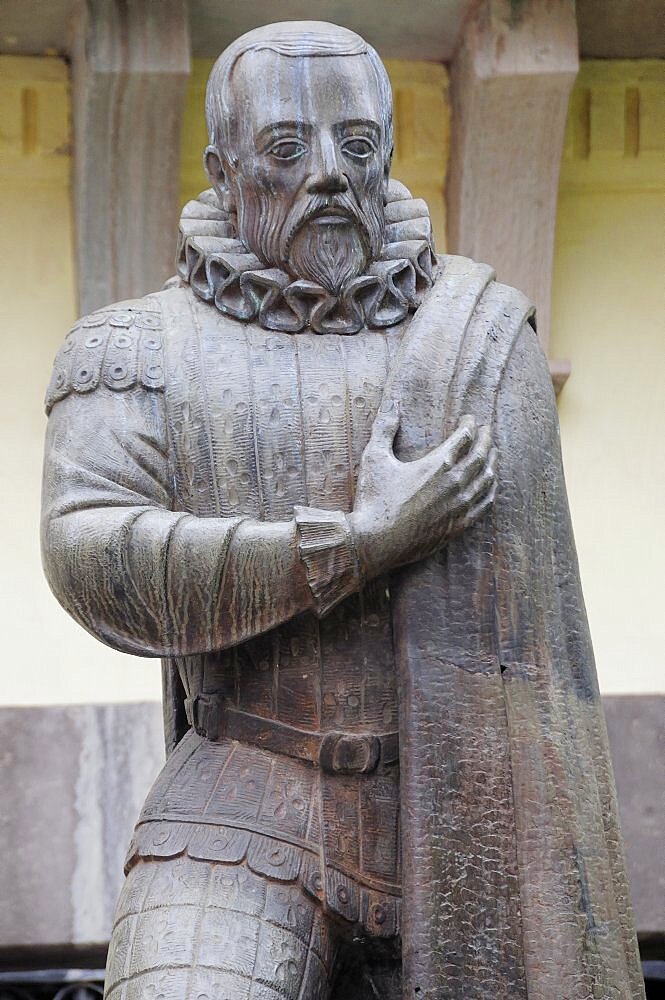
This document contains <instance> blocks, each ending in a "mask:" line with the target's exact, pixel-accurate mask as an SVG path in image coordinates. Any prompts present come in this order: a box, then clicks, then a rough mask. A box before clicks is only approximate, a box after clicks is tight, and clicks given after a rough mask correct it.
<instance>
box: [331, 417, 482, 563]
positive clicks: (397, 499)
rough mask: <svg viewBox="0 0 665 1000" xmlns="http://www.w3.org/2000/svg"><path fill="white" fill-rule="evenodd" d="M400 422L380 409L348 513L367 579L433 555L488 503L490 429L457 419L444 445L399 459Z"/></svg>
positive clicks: (469, 418)
mask: <svg viewBox="0 0 665 1000" xmlns="http://www.w3.org/2000/svg"><path fill="white" fill-rule="evenodd" d="M398 426H399V412H398V410H397V407H394V406H393V407H392V408H390V409H382V410H380V411H379V414H378V415H377V417H376V420H375V421H374V427H373V428H372V436H371V438H370V440H369V443H368V445H367V447H366V448H365V451H364V453H363V457H362V460H361V464H360V473H359V477H358V485H357V488H356V498H355V505H354V509H353V511H352V513H351V514H349V516H348V517H349V522H350V524H351V527H352V530H353V533H354V538H355V543H356V547H357V550H358V556H359V558H360V561H361V565H362V567H363V570H364V572H365V574H366V576H367V577H372V576H376V575H378V574H379V573H382V572H385V571H387V570H390V569H394V568H395V567H397V566H402V565H405V564H406V563H410V562H415V561H417V560H419V559H423V558H425V557H426V556H428V555H431V554H432V553H433V552H436V551H437V550H438V549H440V548H441V546H442V545H443V544H444V543H445V542H446V540H447V539H448V538H450V537H451V536H452V535H456V534H458V533H459V532H461V531H464V529H465V528H467V527H469V526H470V525H472V524H473V523H474V522H475V521H477V520H478V519H479V518H480V517H482V515H483V514H484V513H485V512H486V511H487V510H488V509H489V507H490V506H491V504H492V503H493V501H494V493H495V489H496V458H497V452H496V448H493V447H492V442H491V438H490V431H489V428H488V427H480V428H479V427H478V426H477V424H476V421H475V419H474V418H473V417H470V416H465V417H462V419H461V420H460V422H459V424H458V427H457V429H456V430H455V431H454V432H453V433H452V434H451V435H450V437H449V438H447V440H445V441H444V442H443V443H442V444H440V445H439V446H438V447H436V448H433V449H432V451H430V452H428V454H427V455H424V456H423V457H422V458H419V459H416V460H415V461H413V462H402V461H400V460H399V459H398V458H396V456H395V453H394V451H393V443H394V440H395V434H396V433H397V429H398Z"/></svg>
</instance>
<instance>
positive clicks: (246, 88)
mask: <svg viewBox="0 0 665 1000" xmlns="http://www.w3.org/2000/svg"><path fill="white" fill-rule="evenodd" d="M232 87H233V92H234V97H235V100H236V105H237V107H238V108H239V109H240V111H241V113H240V116H239V118H240V124H241V127H242V125H243V122H244V123H245V124H246V125H248V126H250V127H251V129H252V130H253V131H258V130H260V129H262V128H264V127H265V126H267V125H270V124H271V123H272V122H278V121H287V120H289V121H290V120H297V121H300V120H302V121H304V122H311V123H314V124H316V123H324V122H329V123H331V124H334V123H337V122H342V121H345V120H364V119H366V120H369V121H372V122H376V123H377V124H380V122H381V120H382V116H383V111H384V109H383V108H382V106H381V97H380V95H379V86H378V82H377V79H376V74H375V72H374V69H373V67H372V65H371V63H370V61H369V59H368V58H367V57H366V56H364V55H353V56H297V57H293V56H282V55H279V53H276V52H273V51H272V50H269V49H261V50H259V51H255V52H247V53H245V54H244V55H243V56H241V58H240V59H239V60H238V62H237V63H236V66H235V68H234V71H233V77H232Z"/></svg>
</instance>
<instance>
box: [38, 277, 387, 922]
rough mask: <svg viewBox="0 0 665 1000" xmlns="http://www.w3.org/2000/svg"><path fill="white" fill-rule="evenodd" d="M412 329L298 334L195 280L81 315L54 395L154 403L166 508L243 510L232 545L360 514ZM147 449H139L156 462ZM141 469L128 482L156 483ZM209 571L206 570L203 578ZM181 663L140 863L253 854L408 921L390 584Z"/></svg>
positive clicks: (341, 910)
mask: <svg viewBox="0 0 665 1000" xmlns="http://www.w3.org/2000/svg"><path fill="white" fill-rule="evenodd" d="M403 327H404V323H402V324H397V325H396V326H393V327H390V328H387V329H374V330H368V329H364V330H361V331H360V332H358V333H356V334H354V335H352V336H348V335H346V336H344V335H336V334H325V335H320V334H314V333H300V334H298V335H297V336H294V335H293V334H290V333H281V332H278V331H271V330H266V329H263V328H261V327H259V326H258V325H255V324H247V323H241V322H238V321H237V320H234V319H231V318H229V317H228V316H225V315H223V314H221V313H220V312H219V311H218V310H216V309H214V308H213V307H211V306H210V305H209V304H206V303H204V302H201V301H200V300H199V299H198V298H197V297H196V296H195V295H194V294H193V293H192V291H191V290H190V288H189V287H186V286H185V287H173V288H171V289H168V290H165V291H163V292H161V293H158V294H156V295H151V296H148V297H146V298H145V299H142V300H138V301H132V302H127V303H123V304H121V305H120V306H116V307H111V308H110V309H106V310H101V311H99V312H97V313H94V314H93V315H92V316H89V317H86V318H84V319H83V320H82V321H80V322H79V323H78V324H77V325H76V326H75V327H74V330H73V331H72V332H71V333H70V335H69V336H68V338H67V340H66V342H65V344H64V346H63V348H62V350H61V352H60V354H59V356H58V358H57V360H56V364H55V367H54V374H53V378H52V382H51V386H50V388H49V392H48V395H47V409H48V410H49V411H50V410H51V409H52V408H53V407H54V406H55V404H56V403H57V402H58V401H60V400H62V399H64V398H65V397H67V396H78V397H84V396H90V394H93V395H94V397H95V398H98V399H99V400H100V403H101V404H102V406H103V407H106V406H107V402H105V400H106V401H108V398H109V394H112V395H113V397H114V401H113V402H114V404H117V403H118V402H120V401H121V399H122V398H126V399H127V400H129V399H130V397H131V398H132V399H134V398H136V399H137V400H138V407H135V408H134V409H132V411H131V414H127V413H125V412H124V411H123V413H122V418H121V419H122V420H123V421H126V420H128V419H130V420H131V419H136V416H135V415H136V414H140V413H144V414H147V415H148V416H147V419H146V417H144V418H143V426H134V427H133V428H132V433H133V434H135V435H138V436H139V437H141V438H142V439H143V440H146V439H148V438H149V439H150V447H151V452H152V453H153V454H160V453H161V454H162V455H163V458H164V461H165V463H166V464H165V467H164V469H165V471H164V472H163V473H162V474H161V475H159V474H158V475H159V478H160V479H163V482H162V483H161V487H162V490H163V492H164V494H165V496H164V499H163V500H162V503H163V505H164V506H166V507H168V509H169V510H170V511H173V512H178V513H183V512H184V513H188V514H191V515H195V516H196V517H197V518H214V519H223V520H224V521H227V522H228V524H229V526H230V527H229V535H230V541H229V545H232V535H233V529H234V526H237V524H239V523H241V522H242V520H243V519H245V518H252V519H256V520H260V521H288V520H290V519H292V518H293V516H294V508H296V507H298V506H299V505H305V506H306V508H308V509H309V510H310V511H313V512H314V514H315V512H316V511H317V510H320V511H321V512H322V517H323V520H324V522H325V513H324V512H326V511H338V512H339V511H341V512H348V511H350V510H351V509H352V507H353V495H354V486H355V481H356V477H357V473H358V467H359V463H360V458H361V455H362V453H363V450H364V448H365V446H366V444H367V442H368V440H369V436H370V432H371V428H372V423H373V420H374V417H375V415H376V413H377V410H378V407H379V404H380V401H381V396H382V391H383V387H384V384H385V381H386V377H387V374H388V370H389V366H390V362H391V358H392V356H393V355H394V352H395V350H396V348H397V346H398V344H399V342H400V339H401V334H402V330H403ZM90 402H91V403H93V406H94V399H90ZM88 426H89V424H88ZM130 450H131V449H130ZM146 462H147V459H146V458H145V457H143V458H138V457H137V459H136V465H135V469H134V471H135V472H136V473H137V474H138V475H143V474H144V473H145V467H146ZM132 467H133V463H132V462H131V461H130V462H128V463H127V465H126V467H125V468H124V469H123V471H122V473H121V476H120V478H121V480H122V486H123V488H124V489H128V490H130V491H133V492H134V493H136V494H142V493H144V492H145V489H144V488H143V487H142V486H141V485H140V484H138V483H135V482H133V481H132ZM150 472H151V475H153V476H154V475H155V474H156V473H155V470H150ZM167 496H168V499H167ZM144 515H147V517H151V516H152V514H151V512H150V511H148V512H144ZM139 516H141V515H139ZM315 519H316V518H315ZM178 531H179V528H178V526H177V525H176V527H175V529H174V530H173V532H172V534H171V538H170V541H169V544H170V545H175V544H177V543H178V539H177V538H176V537H175V536H176V534H177V532H178ZM181 533H182V532H181ZM181 541H182V539H181ZM184 544H186V540H185V542H184ZM222 561H223V560H222ZM218 571H219V574H220V575H222V574H223V573H224V567H223V566H220V567H218ZM251 571H252V567H251V566H248V567H246V572H247V573H251ZM337 575H339V574H337ZM342 576H343V574H342ZM209 581H210V577H207V576H206V575H205V573H203V572H202V573H201V574H200V577H199V578H198V579H197V571H196V567H195V566H192V578H191V579H190V580H189V585H190V586H191V585H192V584H193V585H194V587H195V588H196V587H199V588H205V587H207V586H209ZM218 583H219V580H218ZM237 586H238V587H242V578H239V579H238V580H237ZM167 590H168V593H167V600H168V601H169V603H170V605H171V611H172V614H171V624H170V629H171V631H172V633H178V632H180V633H183V634H185V633H187V631H188V630H190V631H191V629H200V630H202V631H203V632H205V623H201V622H192V621H190V620H188V612H187V608H186V607H185V604H186V600H185V599H184V598H183V599H182V600H181V597H182V595H181V593H180V590H179V582H178V581H177V580H173V581H172V583H171V584H170V585H169V587H167ZM98 599H99V600H101V598H98ZM122 599H123V598H122V597H121V600H122ZM124 599H125V600H126V601H127V604H128V606H129V605H130V604H131V601H130V600H129V598H128V596H127V594H125V595H124ZM179 602H180V603H179ZM183 602H184V603H183ZM129 613H131V612H129ZM171 638H172V641H173V635H172V637H171ZM107 641H109V640H108V638H107ZM113 644H114V645H117V644H118V642H117V639H116V641H114V642H113ZM201 644H202V646H203V647H205V646H206V644H207V643H206V641H205V639H202V643H201ZM190 645H191V643H190ZM153 655H154V654H153ZM169 662H170V666H171V669H177V670H178V671H179V674H180V678H181V683H182V687H183V689H184V692H185V695H186V702H185V704H186V709H187V717H188V722H189V724H190V726H191V727H192V728H191V730H190V731H189V733H188V734H187V735H186V736H185V738H184V739H183V740H181V742H180V743H179V745H178V746H177V747H176V749H175V751H174V752H173V753H172V754H171V756H170V757H169V760H168V761H167V764H166V767H165V769H164V771H163V772H162V774H161V775H160V777H159V778H158V780H157V782H156V784H155V786H154V787H153V789H152V791H151V793H150V795H149V797H148V799H147V801H146V804H145V807H144V809H143V812H142V814H141V817H140V819H139V823H138V825H137V828H136V831H135V835H134V838H133V841H132V844H131V846H130V850H129V855H128V865H130V866H131V865H132V863H133V862H134V861H135V860H136V859H137V858H139V857H148V858H153V857H174V856H176V855H179V854H182V853H183V852H186V853H188V854H189V856H190V857H193V858H199V859H203V860H215V861H222V862H228V863H229V864H234V863H238V862H240V861H242V860H246V861H247V863H248V865H249V866H250V867H251V868H252V869H253V870H254V871H256V872H259V873H263V874H265V875H268V876H270V877H271V878H274V879H278V880H284V881H294V880H296V879H299V880H301V882H302V884H303V886H304V887H305V888H306V890H307V891H308V892H310V893H311V894H312V895H314V896H315V897H317V898H319V899H321V900H322V901H323V902H324V903H325V905H326V907H327V908H328V909H329V910H332V911H333V912H336V913H337V914H339V915H340V916H342V917H345V918H347V919H349V920H351V921H361V922H363V923H364V924H365V926H366V927H367V928H368V929H369V930H371V932H372V933H373V934H376V935H392V934H395V933H396V932H397V930H398V926H399V913H398V909H399V901H398V897H399V893H400V864H399V819H398V802H399V768H398V762H397V744H396V732H397V695H396V681H395V664H394V657H393V648H392V634H391V614H390V594H389V589H388V584H387V580H386V579H376V580H373V581H371V582H369V583H367V584H366V585H365V586H363V587H362V588H361V589H360V590H359V591H358V590H357V589H356V591H355V592H353V593H350V594H348V596H345V597H344V599H342V600H341V601H339V603H337V604H336V606H335V607H334V608H333V609H332V610H331V611H330V612H329V613H327V614H325V615H323V616H322V617H318V616H317V615H315V614H314V613H304V614H300V615H297V616H296V617H294V618H291V619H290V620H288V621H286V622H284V623H283V624H280V625H279V626H278V627H276V628H272V629H270V630H269V631H267V632H265V633H263V634H260V635H257V636H255V637H253V638H250V639H248V640H247V641H244V642H241V643H239V644H238V645H233V646H231V647H230V648H227V649H222V650H220V651H217V652H210V651H203V652H201V653H197V654H195V655H180V656H177V657H173V658H171V659H170V661H169Z"/></svg>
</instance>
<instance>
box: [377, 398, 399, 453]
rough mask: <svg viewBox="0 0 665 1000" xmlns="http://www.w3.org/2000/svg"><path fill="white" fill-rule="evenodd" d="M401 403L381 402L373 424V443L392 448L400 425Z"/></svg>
mask: <svg viewBox="0 0 665 1000" xmlns="http://www.w3.org/2000/svg"><path fill="white" fill-rule="evenodd" d="M399 417H400V414H399V405H398V404H397V403H396V402H394V401H392V400H391V401H390V402H387V403H386V402H384V403H381V406H380V407H379V412H378V413H377V415H376V417H375V418H374V424H373V425H372V438H371V440H372V444H374V445H375V446H377V447H382V448H386V449H391V450H392V446H393V442H394V441H395V435H396V434H397V428H398V427H399Z"/></svg>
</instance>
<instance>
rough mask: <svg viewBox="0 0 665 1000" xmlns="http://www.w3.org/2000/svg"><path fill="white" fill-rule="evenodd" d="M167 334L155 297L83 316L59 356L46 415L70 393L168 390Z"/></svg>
mask: <svg viewBox="0 0 665 1000" xmlns="http://www.w3.org/2000/svg"><path fill="white" fill-rule="evenodd" d="M162 330H163V321H162V314H161V310H160V308H159V303H158V301H157V299H156V298H154V299H136V300H130V301H129V302H122V303H120V304H119V305H115V306H109V307H108V308H107V309H98V310H97V312H94V313H91V314H90V315H89V316H84V317H83V319H80V320H79V321H78V322H77V323H75V324H74V326H73V327H72V329H71V331H70V332H69V334H68V335H67V337H66V339H65V342H64V344H63V345H62V347H61V348H60V350H59V351H58V354H57V355H56V359H55V363H54V365H53V374H52V376H51V381H50V383H49V387H48V389H47V391H46V399H45V406H46V413H47V414H49V413H50V412H51V410H52V408H53V406H54V405H55V404H56V403H57V402H58V401H59V400H61V399H64V398H65V396H68V395H69V394H70V393H72V392H78V393H85V392H93V391H94V390H95V389H96V388H97V387H98V386H100V385H104V386H106V387H107V388H109V389H113V390H114V391H115V392H120V391H122V390H123V389H132V388H133V387H134V386H136V385H142V386H143V387H144V388H145V389H153V390H157V391H159V390H162V391H163V389H164V349H163V332H162Z"/></svg>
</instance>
